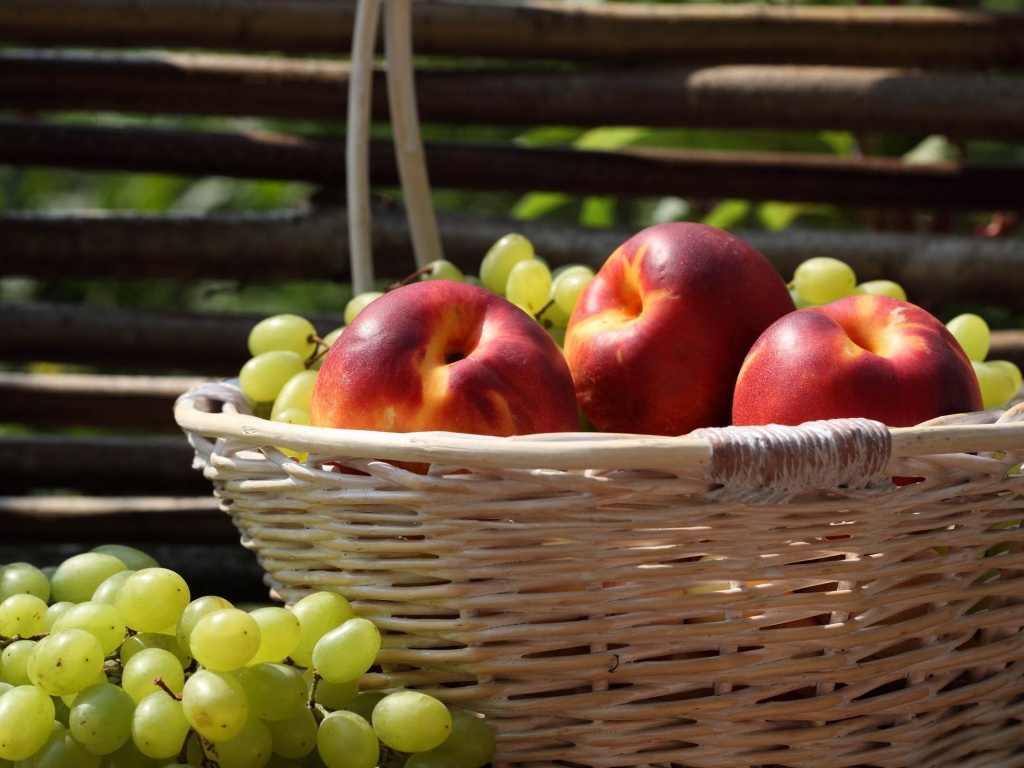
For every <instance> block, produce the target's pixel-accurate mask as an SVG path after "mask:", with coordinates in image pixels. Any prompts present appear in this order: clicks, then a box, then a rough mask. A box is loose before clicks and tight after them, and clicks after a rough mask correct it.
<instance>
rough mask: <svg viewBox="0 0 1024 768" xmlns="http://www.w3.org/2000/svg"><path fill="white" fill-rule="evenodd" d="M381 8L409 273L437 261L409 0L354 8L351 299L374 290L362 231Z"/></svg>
mask: <svg viewBox="0 0 1024 768" xmlns="http://www.w3.org/2000/svg"><path fill="white" fill-rule="evenodd" d="M385 4H386V5H387V7H386V9H385V10H384V44H385V57H386V60H387V84H388V103H389V106H390V109H391V124H392V131H393V133H394V145H395V158H396V161H397V164H398V175H399V180H400V184H401V187H402V194H403V197H404V199H405V210H406V216H407V217H408V219H409V232H410V236H411V238H412V248H413V256H414V258H415V262H416V266H417V267H423V266H425V265H426V264H427V263H429V262H430V261H433V260H435V259H441V258H443V257H444V252H443V249H442V246H441V237H440V235H439V233H438V229H437V220H436V217H435V215H434V208H433V203H432V201H431V198H430V181H429V178H428V176H427V167H426V160H425V158H424V154H423V141H422V139H421V137H420V125H419V115H418V109H417V105H416V87H415V80H414V77H413V61H412V29H411V17H412V7H411V3H410V0H359V5H358V6H357V8H356V19H355V27H354V30H353V34H352V52H351V76H350V78H349V92H348V116H347V126H346V135H345V164H346V167H347V176H346V179H345V198H346V206H347V212H348V231H349V261H350V264H351V269H352V290H353V292H354V293H355V294H360V293H365V292H367V291H372V290H373V288H374V274H373V244H372V236H371V227H370V217H371V215H370V171H369V154H370V111H371V94H372V90H373V87H372V84H373V57H374V51H375V49H376V42H377V28H378V22H379V19H380V15H381V8H382V6H383V5H385Z"/></svg>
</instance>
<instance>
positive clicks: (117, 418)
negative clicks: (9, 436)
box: [0, 371, 205, 434]
mask: <svg viewBox="0 0 1024 768" xmlns="http://www.w3.org/2000/svg"><path fill="white" fill-rule="evenodd" d="M204 380H205V379H203V378H201V377H193V376H123V375H121V376H118V375H88V374H39V373H16V372H3V371H0V423H6V424H22V425H26V426H29V427H32V428H35V429H39V428H42V429H54V428H67V427H92V428H97V429H103V430H117V431H120V432H126V433H128V432H130V433H144V432H169V433H174V434H179V433H180V431H181V430H180V428H179V427H178V425H177V424H176V423H175V421H174V415H173V409H174V401H175V399H177V397H178V396H179V395H181V394H183V393H184V392H187V391H188V390H189V389H191V388H192V387H194V386H196V385H197V384H198V383H199V382H201V381H204Z"/></svg>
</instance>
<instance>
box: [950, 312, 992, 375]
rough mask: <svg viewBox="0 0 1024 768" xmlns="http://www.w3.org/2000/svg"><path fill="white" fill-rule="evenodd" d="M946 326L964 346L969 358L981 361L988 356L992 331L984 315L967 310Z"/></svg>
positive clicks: (977, 361)
mask: <svg viewBox="0 0 1024 768" xmlns="http://www.w3.org/2000/svg"><path fill="white" fill-rule="evenodd" d="M946 328H947V329H948V330H949V332H950V333H952V334H953V338H955V339H956V340H957V342H958V343H959V344H960V346H961V347H963V350H964V353H965V354H966V355H967V358H968V359H969V360H972V361H973V362H976V363H980V362H982V361H983V360H984V359H985V358H986V357H988V347H989V342H990V340H991V332H990V331H989V327H988V323H987V322H985V319H984V318H983V317H981V316H979V315H975V314H974V313H972V312H965V313H964V314H962V315H957V316H956V317H954V318H953V319H952V320H950V321H949V322H948V323H946Z"/></svg>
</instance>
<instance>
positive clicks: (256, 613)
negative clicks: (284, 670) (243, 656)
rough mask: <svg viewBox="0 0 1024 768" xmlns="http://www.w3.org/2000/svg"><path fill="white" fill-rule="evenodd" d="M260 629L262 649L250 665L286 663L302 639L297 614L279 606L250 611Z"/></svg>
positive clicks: (257, 652) (250, 661) (260, 648)
mask: <svg viewBox="0 0 1024 768" xmlns="http://www.w3.org/2000/svg"><path fill="white" fill-rule="evenodd" d="M249 615H250V616H252V618H253V621H255V622H256V625H257V626H258V627H259V628H260V647H259V650H257V651H256V655H255V656H253V657H252V658H251V659H250V660H249V663H250V664H260V663H262V662H264V661H284V660H285V659H286V658H288V655H289V654H290V653H291V652H292V651H293V650H295V646H297V645H298V644H299V640H301V639H302V628H301V627H300V626H299V620H298V619H297V618H296V617H295V614H294V613H292V612H291V611H289V610H288V609H287V608H282V607H281V606H278V605H268V606H264V607H263V608H254V609H253V610H251V611H249Z"/></svg>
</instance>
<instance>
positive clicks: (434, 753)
mask: <svg viewBox="0 0 1024 768" xmlns="http://www.w3.org/2000/svg"><path fill="white" fill-rule="evenodd" d="M495 746H496V739H495V732H494V730H493V729H492V728H490V726H489V725H487V723H486V721H485V720H483V719H482V718H478V717H476V716H474V715H471V714H470V713H468V712H462V711H458V710H457V711H455V712H453V713H452V732H451V733H450V734H449V737H447V738H445V739H444V741H443V742H441V744H440V745H439V746H435V748H434V749H433V750H428V751H427V752H420V753H416V754H415V755H411V756H410V758H409V761H408V762H407V763H406V766H407V768H434V766H445V767H446V768H456V766H458V767H459V768H483V766H485V765H487V763H489V762H490V761H492V759H493V758H494V756H495Z"/></svg>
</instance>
